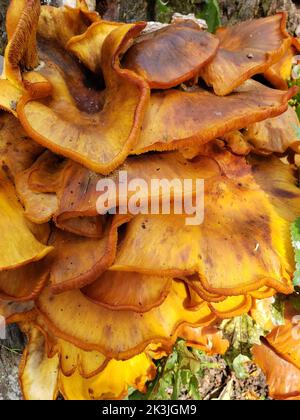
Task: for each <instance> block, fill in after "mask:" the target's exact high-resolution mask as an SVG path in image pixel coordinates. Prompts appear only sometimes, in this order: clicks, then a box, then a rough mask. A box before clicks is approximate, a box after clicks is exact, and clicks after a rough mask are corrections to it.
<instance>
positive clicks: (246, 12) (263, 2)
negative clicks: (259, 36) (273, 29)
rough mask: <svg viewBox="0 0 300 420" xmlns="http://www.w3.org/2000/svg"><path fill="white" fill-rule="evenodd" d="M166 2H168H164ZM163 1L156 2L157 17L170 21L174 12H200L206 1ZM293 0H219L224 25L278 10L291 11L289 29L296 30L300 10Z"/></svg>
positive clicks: (267, 14)
mask: <svg viewBox="0 0 300 420" xmlns="http://www.w3.org/2000/svg"><path fill="white" fill-rule="evenodd" d="M163 3H166V2H163ZM163 3H162V2H161V1H159V0H157V2H156V8H155V9H156V19H157V20H159V21H162V22H165V21H169V20H170V18H171V17H172V14H173V13H174V12H180V13H184V14H187V13H195V15H197V13H199V12H200V11H201V9H202V7H203V4H204V3H205V1H201V0H185V1H182V0H169V1H168V2H167V5H164V4H163ZM294 3H300V1H298V2H295V1H294V2H293V1H292V0H219V5H220V9H221V14H222V22H223V24H224V25H228V24H234V23H236V22H239V21H243V20H248V19H254V18H258V17H263V16H269V15H273V14H275V13H276V12H278V11H287V12H288V13H289V25H288V27H289V30H290V31H291V32H295V30H296V28H297V26H298V25H299V24H300V11H299V10H298V9H297V7H296V6H295V4H294Z"/></svg>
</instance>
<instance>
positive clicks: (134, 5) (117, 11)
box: [97, 0, 148, 22]
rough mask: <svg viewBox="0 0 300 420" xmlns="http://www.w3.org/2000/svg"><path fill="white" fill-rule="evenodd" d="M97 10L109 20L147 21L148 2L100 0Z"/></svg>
mask: <svg viewBox="0 0 300 420" xmlns="http://www.w3.org/2000/svg"><path fill="white" fill-rule="evenodd" d="M97 10H98V11H99V12H100V14H101V15H102V16H103V17H104V19H109V20H120V21H126V22H130V21H138V20H147V18H148V2H147V1H146V0H134V1H128V0H100V1H97Z"/></svg>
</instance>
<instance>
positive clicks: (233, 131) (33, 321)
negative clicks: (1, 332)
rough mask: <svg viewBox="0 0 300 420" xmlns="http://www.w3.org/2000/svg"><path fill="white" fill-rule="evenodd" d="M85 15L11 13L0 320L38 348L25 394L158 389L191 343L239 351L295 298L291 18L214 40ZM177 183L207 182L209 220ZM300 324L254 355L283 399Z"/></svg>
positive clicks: (188, 25) (29, 8) (1, 134)
mask: <svg viewBox="0 0 300 420" xmlns="http://www.w3.org/2000/svg"><path fill="white" fill-rule="evenodd" d="M77 5H78V7H76V8H71V7H59V8H55V7H51V6H40V2H39V1H38V0H22V1H19V2H17V1H16V0H12V1H11V5H10V8H9V11H8V17H7V33H8V41H9V42H8V46H7V49H6V52H5V57H4V66H3V71H2V76H1V79H0V108H1V110H2V111H0V158H1V160H0V169H1V170H0V215H1V217H0V226H1V231H2V232H1V238H0V249H1V252H0V315H1V316H3V317H4V318H5V320H6V322H7V323H18V324H19V326H20V327H21V329H22V331H23V332H24V333H25V334H26V335H27V337H28V343H27V346H26V348H25V351H24V354H23V357H22V361H21V364H20V384H21V388H22V392H23V396H24V398H25V399H28V400H34V399H56V398H57V397H58V395H62V396H63V397H64V398H65V399H70V400H74V399H79V400H93V399H108V398H109V399H110V398H112V399H120V398H124V397H126V396H127V394H128V392H129V388H135V389H137V390H139V391H140V392H145V391H146V389H147V382H148V381H150V380H153V379H154V377H155V375H156V370H157V369H156V363H155V361H157V360H159V359H161V358H163V357H166V356H168V355H169V354H170V353H171V352H172V349H173V346H174V345H175V343H176V340H177V339H178V338H183V339H185V340H186V344H187V346H189V347H196V348H197V349H201V350H202V351H204V352H206V353H207V354H209V355H212V354H224V353H225V352H226V351H227V349H228V347H229V345H230V343H229V341H228V340H227V339H226V338H225V337H223V335H222V331H220V330H219V329H218V326H219V325H220V323H221V320H223V319H228V318H233V317H237V316H240V315H244V314H250V315H252V316H253V318H254V319H256V320H257V322H258V323H260V324H262V325H264V326H268V328H270V329H272V328H273V325H272V322H271V318H270V317H269V318H268V317H267V315H266V316H265V317H264V315H263V314H262V313H261V308H267V307H268V304H269V302H270V299H271V300H272V299H273V298H274V296H276V294H277V293H281V294H285V295H290V294H292V293H293V291H294V286H293V274H294V270H295V260H294V254H293V248H292V244H291V241H290V224H291V223H292V222H294V220H295V219H296V218H297V217H300V189H299V188H298V187H297V179H296V166H295V165H294V163H295V162H297V153H298V157H299V139H298V135H299V134H298V133H297V132H298V131H299V122H298V120H297V117H296V114H295V111H294V110H293V109H292V108H291V107H289V103H290V99H291V98H292V97H293V96H294V95H295V94H296V93H297V92H298V88H297V87H293V88H291V89H288V86H287V84H286V81H285V80H283V79H282V77H286V76H284V75H286V74H288V73H289V72H290V67H289V65H290V61H289V60H290V56H291V52H292V51H293V50H292V49H291V48H296V46H295V41H294V40H292V38H291V37H290V36H289V35H288V33H287V32H286V29H285V21H286V17H285V15H284V14H277V15H275V16H272V17H268V18H265V19H259V20H254V21H251V22H244V23H242V24H239V25H236V26H233V27H229V28H222V29H219V30H218V31H217V33H216V35H213V34H210V33H208V32H207V31H206V30H204V29H200V27H199V26H198V25H197V24H196V23H195V22H194V21H191V20H189V19H187V20H184V21H182V20H179V21H175V22H173V23H172V24H170V25H167V26H165V27H164V28H163V29H160V30H158V31H154V32H151V33H145V32H143V30H144V28H145V26H146V23H144V22H137V23H127V24H125V23H119V22H108V21H104V20H102V18H101V17H100V16H99V15H98V14H97V13H96V12H89V11H88V9H87V7H86V4H85V2H84V1H80V2H77ZM20 6H21V7H20ZM282 67H284V71H282ZM286 69H288V71H287V73H286ZM257 74H264V77H265V79H267V80H269V81H270V82H272V84H273V85H274V88H271V87H269V86H267V85H266V84H264V80H263V78H260V82H258V81H256V80H254V79H251V78H252V77H253V76H255V75H257ZM278 88H279V89H278ZM280 89H282V90H280ZM149 152H151V153H149ZM286 157H287V159H282V158H286ZM124 173H126V182H125V181H124V179H123V178H122V177H123V175H124ZM137 180H142V181H143V184H142V187H140V189H139V191H137V189H134V188H133V189H127V187H128V185H131V186H132V185H137V182H136V181H137ZM174 180H177V181H178V182H179V183H183V184H184V182H185V181H187V180H189V181H190V182H191V183H192V187H191V188H189V190H188V192H187V193H186V197H185V198H188V199H189V200H190V204H191V207H192V212H188V209H186V208H184V209H183V208H182V206H181V212H178V211H177V210H178V205H179V204H182V201H183V198H182V195H181V193H180V191H179V190H176V188H175V187H174V184H173V189H172V191H171V192H170V193H169V194H166V191H164V190H163V187H162V185H163V184H164V185H165V184H166V183H167V184H168V185H171V184H172V182H173V181H174ZM198 180H201V181H203V182H204V187H203V191H202V192H203V195H204V216H203V221H202V223H201V222H200V223H198V224H196V225H193V224H188V223H186V216H187V215H188V216H193V215H194V214H196V210H197V209H196V208H195V206H194V205H195V203H197V204H199V203H198V201H197V194H198V192H199V191H198V189H197V187H196V186H195V185H197V181H198ZM153 181H155V182H156V187H153ZM99 185H100V187H99ZM103 185H104V186H105V188H102V187H101V186H103ZM111 185H114V189H113V190H110V189H109V186H111ZM201 185H202V184H201ZM166 198H167V199H168V206H169V207H168V208H169V212H166V213H167V214H160V213H159V211H157V210H160V209H162V208H164V204H165V202H164V200H166ZM132 203H135V209H136V208H137V209H138V210H140V211H131V209H130V206H131V204H132ZM153 204H155V206H154V207H153V206H152V205H153ZM150 208H151V210H152V209H153V208H154V209H156V212H155V211H153V213H154V214H151V211H150V210H149V209H150ZM145 209H147V211H145ZM179 213H180V214H179ZM287 299H288V298H287ZM290 319H291V318H290V309H289V310H288V311H287V313H286V324H285V326H281V327H278V325H277V326H275V330H274V331H273V332H271V333H270V335H268V336H267V337H266V338H265V341H263V343H262V345H261V346H256V347H255V348H254V349H253V354H254V357H255V360H256V361H257V363H258V364H259V365H260V366H261V367H262V369H263V371H264V372H265V373H266V375H267V377H268V382H269V385H270V391H271V396H273V397H274V398H279V399H290V398H299V395H300V388H299V384H300V379H299V378H300V374H299V371H298V369H299V368H300V363H299V354H297V349H295V348H294V349H292V350H291V349H290V344H291V343H290V341H289V339H288V338H289V337H288V335H289V330H290V329H291V327H292V325H291V320H290ZM298 344H299V343H298ZM298 344H297V345H298ZM297 348H299V346H298V347H297ZM273 365H274V366H276V367H277V368H278V369H277V370H276V372H275V370H274V367H273Z"/></svg>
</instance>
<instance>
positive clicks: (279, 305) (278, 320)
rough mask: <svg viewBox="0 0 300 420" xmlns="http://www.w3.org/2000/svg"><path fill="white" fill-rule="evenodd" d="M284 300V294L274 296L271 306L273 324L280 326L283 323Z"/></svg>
mask: <svg viewBox="0 0 300 420" xmlns="http://www.w3.org/2000/svg"><path fill="white" fill-rule="evenodd" d="M285 302H286V299H285V297H284V296H281V295H277V296H276V297H275V302H274V303H273V304H272V306H271V313H272V322H273V324H274V325H277V326H280V325H284V324H285V319H284V313H285Z"/></svg>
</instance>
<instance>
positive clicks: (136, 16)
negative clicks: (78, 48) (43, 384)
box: [0, 0, 300, 400]
mask: <svg viewBox="0 0 300 420" xmlns="http://www.w3.org/2000/svg"><path fill="white" fill-rule="evenodd" d="M56 1H57V0H45V1H42V3H47V4H54V5H55V4H56ZM8 3H9V0H0V55H1V54H3V47H4V45H5V41H6V37H5V13H6V9H7V6H8ZM163 3H166V2H165V1H163ZM163 3H162V2H159V0H97V10H98V11H99V12H100V13H101V15H102V16H103V17H104V18H105V19H109V20H121V21H132V20H158V21H162V22H168V21H169V20H170V19H171V17H172V15H173V13H174V12H180V13H183V14H188V13H195V14H197V13H198V12H199V11H200V10H201V7H202V5H203V1H201V0H169V1H168V2H167V6H164V5H163ZM219 3H220V8H221V12H222V19H223V24H228V23H230V24H232V23H236V22H238V21H241V20H247V19H253V18H256V17H261V16H267V15H271V14H274V13H275V12H277V11H280V10H285V11H287V12H289V29H290V30H291V31H293V32H294V31H295V29H296V27H297V26H298V25H299V24H300V12H299V10H298V8H296V6H295V4H294V3H293V2H292V1H291V0H220V1H219ZM296 3H300V0H299V1H297V2H296ZM23 347H24V338H23V337H22V335H21V333H20V332H19V330H18V328H17V327H15V326H11V327H9V328H8V331H7V339H6V340H4V341H3V340H2V341H1V340H0V400H15V399H20V391H19V386H18V363H19V360H20V350H22V348H23ZM16 350H18V351H16Z"/></svg>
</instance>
